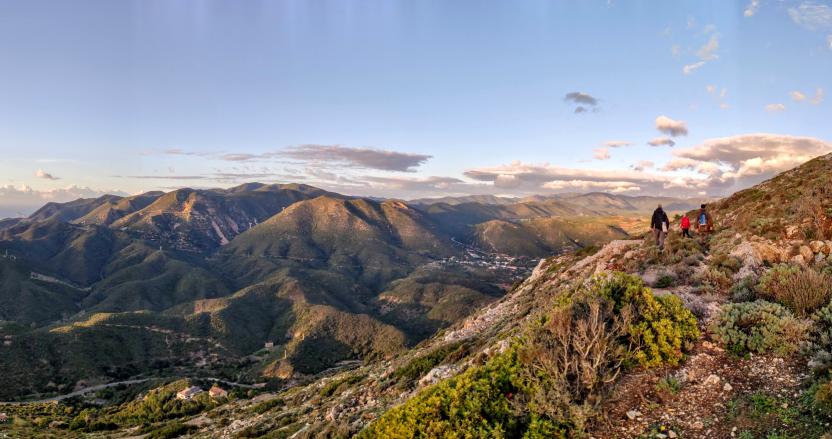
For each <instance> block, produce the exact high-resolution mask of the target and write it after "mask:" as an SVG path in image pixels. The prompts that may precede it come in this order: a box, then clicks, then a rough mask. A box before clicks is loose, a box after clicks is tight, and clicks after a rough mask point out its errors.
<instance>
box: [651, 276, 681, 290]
mask: <svg viewBox="0 0 832 439" xmlns="http://www.w3.org/2000/svg"><path fill="white" fill-rule="evenodd" d="M675 282H676V279H675V278H674V277H673V276H671V275H669V274H665V275H662V276H661V277H660V278H659V279H658V280H657V281H656V288H668V287H671V286H673V284H674V283H675Z"/></svg>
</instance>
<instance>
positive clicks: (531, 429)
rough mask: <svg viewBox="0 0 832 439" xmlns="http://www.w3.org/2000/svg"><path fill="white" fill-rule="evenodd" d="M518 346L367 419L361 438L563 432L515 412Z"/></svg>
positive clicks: (554, 434) (518, 386) (550, 434)
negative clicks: (378, 415) (370, 419)
mask: <svg viewBox="0 0 832 439" xmlns="http://www.w3.org/2000/svg"><path fill="white" fill-rule="evenodd" d="M520 367H521V365H520V362H519V361H518V359H517V351H516V350H515V349H511V350H509V351H508V352H506V353H504V354H501V355H498V356H496V357H494V358H493V359H491V360H489V361H488V362H487V363H485V364H484V365H482V366H478V367H472V368H470V369H468V370H467V371H466V372H464V373H463V374H461V375H459V376H457V377H453V378H450V379H448V380H445V381H442V382H440V383H438V384H437V385H434V386H431V387H429V388H427V389H426V390H424V391H422V392H421V393H419V394H418V395H417V396H416V397H414V398H412V399H410V400H409V401H408V402H406V403H405V404H403V405H400V406H398V407H394V408H393V409H391V410H389V411H388V412H387V413H385V414H384V416H382V417H381V418H379V419H378V420H377V421H376V422H373V423H372V424H370V425H369V426H368V427H367V428H366V429H364V430H363V431H362V432H361V433H360V434H359V435H358V437H359V438H390V439H396V438H412V437H415V436H419V437H427V438H467V437H521V436H523V435H524V434H526V435H527V437H554V438H557V437H561V438H565V437H566V435H565V427H561V426H558V425H556V424H555V423H553V422H551V421H546V420H543V419H540V418H539V417H537V416H534V417H528V418H524V417H520V416H517V414H516V413H515V410H514V407H513V402H512V399H513V398H514V397H515V395H517V394H518V393H519V392H521V391H522V387H523V386H522V384H521V382H520V379H519V378H520V374H519V373H518V372H519V368H520Z"/></svg>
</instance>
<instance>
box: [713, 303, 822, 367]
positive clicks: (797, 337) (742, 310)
mask: <svg viewBox="0 0 832 439" xmlns="http://www.w3.org/2000/svg"><path fill="white" fill-rule="evenodd" d="M807 329H808V325H807V323H806V322H804V321H802V320H799V319H797V318H796V317H794V315H792V313H791V312H789V310H788V309H786V308H784V307H782V306H780V305H778V304H776V303H771V302H766V301H764V300H757V301H755V302H744V303H732V304H727V305H725V306H724V307H723V308H722V312H721V313H720V314H719V315H718V316H717V317H716V318H715V319H714V321H713V322H712V324H711V332H712V334H713V336H714V338H715V339H716V340H717V341H719V342H721V343H722V344H723V345H725V346H726V347H727V348H728V349H729V350H730V351H731V352H734V353H735V354H738V355H742V354H745V353H746V352H755V353H764V352H774V353H776V354H778V355H790V354H792V353H794V352H796V351H797V350H798V349H799V347H800V344H801V342H803V340H804V339H805V336H806V331H807Z"/></svg>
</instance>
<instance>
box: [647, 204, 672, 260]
mask: <svg viewBox="0 0 832 439" xmlns="http://www.w3.org/2000/svg"><path fill="white" fill-rule="evenodd" d="M650 228H651V229H652V230H653V236H654V237H655V238H656V245H657V246H659V249H664V239H665V238H666V237H667V231H668V229H669V228H670V220H669V219H668V218H667V214H666V213H665V212H664V209H662V205H661V204H659V207H657V208H656V210H655V211H653V218H652V219H651V220H650Z"/></svg>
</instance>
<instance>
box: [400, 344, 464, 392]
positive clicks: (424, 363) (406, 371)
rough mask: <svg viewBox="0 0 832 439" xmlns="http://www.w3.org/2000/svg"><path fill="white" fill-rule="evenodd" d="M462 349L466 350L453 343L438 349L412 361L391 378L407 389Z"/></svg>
mask: <svg viewBox="0 0 832 439" xmlns="http://www.w3.org/2000/svg"><path fill="white" fill-rule="evenodd" d="M461 349H463V350H464V347H463V346H462V345H461V344H460V343H451V344H448V345H446V346H442V347H439V348H436V349H434V350H432V351H430V352H428V353H426V354H422V355H420V356H418V357H416V358H414V359H412V360H410V362H409V363H407V364H406V365H404V366H402V367H401V368H399V369H397V370H396V371H395V372H393V373H392V375H391V376H392V378H394V379H396V380H397V381H398V382H400V383H402V386H404V387H407V386H409V385H410V384H411V383H412V382H413V381H415V380H418V379H419V378H421V377H422V376H424V375H425V374H426V373H428V372H430V370H431V369H433V368H434V367H436V366H437V365H439V364H440V363H442V362H443V361H445V359H446V358H448V357H452V356H454V355H452V354H456V353H457V352H458V351H460V350H461Z"/></svg>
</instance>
